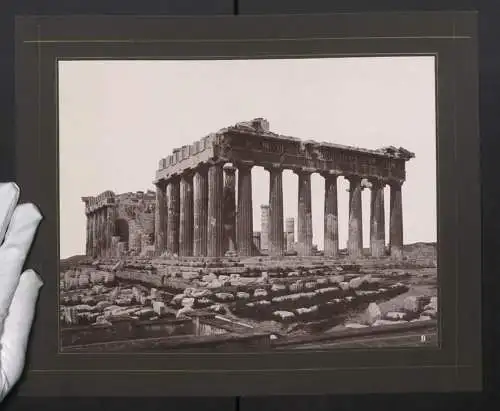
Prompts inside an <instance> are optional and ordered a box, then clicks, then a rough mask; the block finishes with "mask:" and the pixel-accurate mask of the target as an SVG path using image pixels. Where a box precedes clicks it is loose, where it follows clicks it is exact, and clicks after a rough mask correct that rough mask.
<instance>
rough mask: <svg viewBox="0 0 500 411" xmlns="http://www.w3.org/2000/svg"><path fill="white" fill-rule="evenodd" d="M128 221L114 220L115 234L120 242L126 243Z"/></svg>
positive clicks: (122, 219)
mask: <svg viewBox="0 0 500 411" xmlns="http://www.w3.org/2000/svg"><path fill="white" fill-rule="evenodd" d="M128 233H129V229H128V221H127V220H125V219H124V218H118V219H117V220H116V226H115V234H116V235H117V236H119V237H120V241H124V242H128Z"/></svg>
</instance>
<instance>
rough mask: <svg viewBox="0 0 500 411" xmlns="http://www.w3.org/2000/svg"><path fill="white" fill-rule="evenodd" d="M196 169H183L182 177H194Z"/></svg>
mask: <svg viewBox="0 0 500 411" xmlns="http://www.w3.org/2000/svg"><path fill="white" fill-rule="evenodd" d="M194 171H195V170H194V168H191V167H187V168H185V169H184V170H182V173H181V174H180V177H181V178H184V179H189V178H191V177H193V175H194Z"/></svg>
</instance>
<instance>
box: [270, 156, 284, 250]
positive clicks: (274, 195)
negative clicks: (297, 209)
mask: <svg viewBox="0 0 500 411" xmlns="http://www.w3.org/2000/svg"><path fill="white" fill-rule="evenodd" d="M267 171H269V255H272V256H282V255H283V254H284V251H285V241H284V238H283V230H284V227H283V223H284V221H283V169H282V168H281V167H280V166H273V167H268V168H267Z"/></svg>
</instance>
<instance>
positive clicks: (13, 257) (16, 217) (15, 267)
mask: <svg viewBox="0 0 500 411" xmlns="http://www.w3.org/2000/svg"><path fill="white" fill-rule="evenodd" d="M18 201H19V187H18V186H17V185H16V184H14V183H0V402H1V401H2V400H3V399H4V398H5V396H6V395H7V393H8V392H9V391H10V390H11V389H12V386H13V385H14V384H15V383H16V382H17V381H18V380H19V377H20V376H21V373H22V371H23V368H24V361H25V354H26V346H27V343H28V336H29V333H30V329H31V324H32V322H33V317H34V314H35V305H36V300H37V298H38V293H39V290H40V287H41V286H42V284H43V283H42V280H41V279H40V278H39V277H38V275H37V274H36V273H35V272H34V271H33V270H27V271H25V272H24V273H22V274H21V270H22V268H23V265H24V261H25V259H26V256H27V254H28V251H29V249H30V247H31V243H32V242H33V237H34V236H35V232H36V230H37V228H38V225H39V224H40V221H41V219H42V216H41V214H40V212H39V211H38V209H37V208H36V207H35V206H34V205H33V204H21V205H17V202H18Z"/></svg>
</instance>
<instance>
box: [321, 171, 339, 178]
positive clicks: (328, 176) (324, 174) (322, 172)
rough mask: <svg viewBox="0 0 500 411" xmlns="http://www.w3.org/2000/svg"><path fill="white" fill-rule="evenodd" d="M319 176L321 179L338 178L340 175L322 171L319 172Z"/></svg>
mask: <svg viewBox="0 0 500 411" xmlns="http://www.w3.org/2000/svg"><path fill="white" fill-rule="evenodd" d="M319 175H320V176H321V177H323V178H338V177H339V176H340V175H341V173H340V172H338V171H337V170H322V171H320V172H319Z"/></svg>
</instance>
